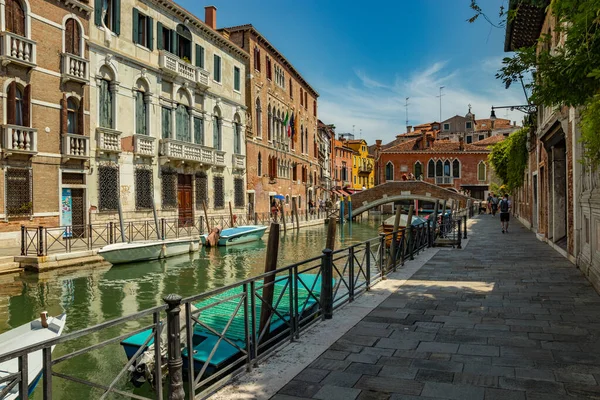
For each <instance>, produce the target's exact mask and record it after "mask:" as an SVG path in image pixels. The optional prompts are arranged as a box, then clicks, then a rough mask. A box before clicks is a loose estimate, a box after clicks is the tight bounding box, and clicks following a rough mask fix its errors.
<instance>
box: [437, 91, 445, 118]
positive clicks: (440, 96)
mask: <svg viewBox="0 0 600 400" xmlns="http://www.w3.org/2000/svg"><path fill="white" fill-rule="evenodd" d="M445 87H446V86H440V95H439V96H435V97H439V98H440V121H439V122H442V96H445V95H444V94H442V89H443V88H445Z"/></svg>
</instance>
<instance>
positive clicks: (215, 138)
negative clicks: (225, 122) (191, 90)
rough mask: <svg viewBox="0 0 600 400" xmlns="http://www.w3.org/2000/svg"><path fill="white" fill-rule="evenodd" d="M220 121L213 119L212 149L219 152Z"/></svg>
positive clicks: (215, 117) (217, 118) (216, 118)
mask: <svg viewBox="0 0 600 400" xmlns="http://www.w3.org/2000/svg"><path fill="white" fill-rule="evenodd" d="M221 145H222V143H221V119H220V118H219V117H217V116H214V117H213V147H214V148H215V149H217V150H221Z"/></svg>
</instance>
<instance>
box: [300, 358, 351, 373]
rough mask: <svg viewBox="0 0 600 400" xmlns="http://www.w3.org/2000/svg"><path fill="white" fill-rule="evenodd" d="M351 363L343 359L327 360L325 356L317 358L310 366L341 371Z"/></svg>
mask: <svg viewBox="0 0 600 400" xmlns="http://www.w3.org/2000/svg"><path fill="white" fill-rule="evenodd" d="M350 364H351V362H350V361H345V360H328V359H326V358H317V360H316V361H313V363H312V364H310V368H316V369H328V370H330V371H343V370H345V369H346V368H347V367H348V366H349V365H350Z"/></svg>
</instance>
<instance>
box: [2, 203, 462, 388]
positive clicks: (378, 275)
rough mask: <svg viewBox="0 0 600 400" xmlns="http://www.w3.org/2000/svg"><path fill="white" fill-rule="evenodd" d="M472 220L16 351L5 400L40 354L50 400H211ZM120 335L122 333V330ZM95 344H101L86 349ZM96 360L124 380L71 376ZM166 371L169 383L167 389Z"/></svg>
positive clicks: (421, 228)
mask: <svg viewBox="0 0 600 400" xmlns="http://www.w3.org/2000/svg"><path fill="white" fill-rule="evenodd" d="M468 215H472V211H468V212H467V211H465V212H464V215H460V216H459V215H456V216H455V217H453V216H452V215H450V216H448V217H447V218H446V219H447V220H448V221H443V222H442V224H440V226H437V224H436V223H435V222H434V221H427V223H423V224H421V225H418V226H411V227H410V228H404V229H400V230H397V231H394V232H391V233H382V234H380V235H379V237H376V238H373V239H369V240H366V241H363V242H360V243H357V244H353V245H351V246H349V247H346V248H343V249H339V250H335V251H332V250H330V249H325V250H323V252H322V255H320V256H317V257H313V258H310V259H307V260H303V261H301V262H298V263H295V264H292V265H288V266H286V267H283V268H279V269H276V270H275V271H272V272H268V273H264V274H261V275H258V276H255V277H252V278H248V279H245V280H242V281H241V282H237V283H235V284H232V285H228V286H225V287H222V288H218V289H214V290H211V291H208V292H205V293H202V294H199V295H196V296H191V297H188V298H186V299H182V298H181V297H180V296H178V295H169V296H166V297H165V298H164V299H163V300H164V302H165V304H163V305H160V306H157V307H154V308H151V309H148V310H145V311H142V312H138V313H136V314H132V315H129V316H124V317H121V318H117V319H115V320H112V321H107V322H103V323H101V324H99V325H96V326H93V327H90V328H86V329H83V330H80V331H76V332H72V333H68V334H65V335H63V336H60V337H57V338H54V339H51V340H47V341H44V342H41V343H38V344H35V345H32V346H28V347H24V348H22V349H18V350H15V351H11V352H9V353H7V354H4V355H2V356H0V363H2V362H4V361H8V360H11V359H15V358H16V359H18V365H19V368H18V371H16V372H12V373H11V374H10V375H8V376H6V377H4V378H2V379H0V383H2V382H8V386H6V388H5V389H4V390H3V392H2V393H0V398H2V397H3V396H4V395H5V394H6V393H8V392H9V391H10V390H11V388H15V387H18V394H19V396H20V398H21V399H24V400H25V399H27V398H28V397H27V396H28V394H27V390H28V387H27V384H25V383H26V382H28V376H27V374H28V368H27V360H28V358H29V355H30V354H31V353H34V352H40V351H41V352H42V356H43V357H42V360H43V368H42V373H43V377H44V378H43V387H42V389H41V390H42V391H43V399H51V398H52V387H53V383H52V382H53V379H54V378H61V379H65V380H69V381H71V382H74V383H76V384H80V385H83V386H87V387H88V388H94V390H97V391H100V392H101V393H102V394H101V397H100V396H99V398H101V399H104V398H107V396H109V395H111V396H114V395H120V396H122V397H129V398H135V399H163V398H166V397H168V398H169V399H174V400H183V399H190V400H191V399H194V398H198V397H201V398H204V397H206V396H209V395H210V394H211V393H213V392H214V391H215V390H216V389H217V388H219V387H221V386H222V385H224V384H225V383H226V382H228V381H229V380H230V379H231V377H232V376H234V375H236V374H239V373H241V372H242V371H244V370H247V371H249V370H251V369H252V368H254V367H255V366H256V365H257V364H258V363H259V362H260V361H261V360H262V359H264V358H265V357H266V356H267V355H269V354H270V353H272V352H273V351H274V350H275V349H276V348H278V347H280V346H282V345H284V344H286V343H288V342H293V341H295V340H297V339H299V338H300V336H301V334H302V333H303V332H304V331H306V329H307V328H308V327H310V326H311V325H313V324H314V323H316V322H317V321H319V320H321V319H330V318H332V317H333V314H334V311H335V310H336V309H337V308H339V307H341V306H342V305H344V304H346V303H348V302H352V301H354V299H355V298H356V297H357V296H359V295H360V294H361V293H363V292H366V291H368V290H370V288H371V287H372V286H373V285H374V284H375V283H376V282H378V281H379V280H380V279H382V278H383V277H384V276H385V275H387V274H388V273H390V272H392V271H396V270H397V269H398V268H399V267H401V266H403V265H404V263H405V261H406V260H412V259H414V258H415V257H416V256H418V255H419V253H420V252H421V251H423V250H424V249H425V248H427V247H431V246H432V245H433V243H434V241H435V239H436V237H438V236H442V235H448V234H450V233H452V232H453V231H457V233H458V232H460V228H459V227H460V226H461V223H462V222H463V221H466V218H467V216H468ZM107 229H110V228H107ZM131 229H133V228H131ZM148 229H149V228H148ZM40 232H45V230H44V231H37V232H36V231H25V234H26V239H27V241H28V242H31V241H33V242H35V241H36V240H37V235H40ZM132 232H133V231H132ZM136 232H137V231H136ZM43 234H44V233H42V235H43ZM118 234H120V232H119V233H118ZM130 234H131V233H130ZM148 234H151V232H149V233H148ZM113 238H114V233H113ZM181 314H182V315H181ZM123 325H125V327H124V328H123V329H118V327H120V326H123ZM125 330H126V332H125ZM101 333H102V334H101ZM109 333H110V334H109ZM139 334H141V335H142V336H141V337H142V339H140V340H139V342H138V343H139V344H138V346H139V347H138V348H137V350H136V351H135V353H134V354H133V355H132V356H131V357H130V358H129V359H128V360H127V361H124V358H123V357H115V356H114V355H115V354H119V353H118V352H120V354H123V351H122V350H120V349H118V347H119V343H120V342H121V341H123V340H126V339H128V338H130V337H131V336H132V335H138V337H139ZM165 334H166V335H165ZM84 338H87V339H86V340H84ZM90 341H92V342H94V341H95V342H98V341H99V342H98V343H95V344H92V345H89V342H90ZM56 345H64V347H63V348H61V350H64V349H67V350H68V351H67V352H66V353H65V354H61V355H60V356H58V357H56V358H53V356H52V348H53V347H54V346H56ZM224 348H227V350H228V354H229V356H228V358H227V359H226V360H221V361H214V360H215V358H216V354H217V352H218V351H221V350H222V349H224ZM92 351H95V352H96V351H106V352H109V351H111V352H112V353H110V354H111V355H112V356H111V357H110V359H111V360H113V362H114V363H117V364H116V366H114V368H111V371H118V372H116V375H115V376H101V375H100V374H96V375H95V376H94V378H93V379H94V381H92V380H90V379H84V378H81V377H80V376H77V374H76V366H73V367H72V368H71V369H69V368H68V362H69V360H72V359H74V358H76V357H82V356H83V357H85V356H86V355H88V354H89V353H90V352H92ZM115 351H117V353H114V352H115ZM145 352H146V353H147V354H146V355H148V354H150V355H151V356H153V357H154V360H160V361H159V362H158V365H157V366H156V367H155V368H153V369H152V370H151V371H150V372H149V373H148V374H147V376H148V378H149V380H151V382H152V387H153V390H149V392H144V393H147V394H144V395H142V394H139V393H140V392H135V393H133V386H132V385H131V383H128V382H126V380H125V376H126V375H125V374H126V372H127V371H130V370H131V368H132V367H133V369H136V370H139V369H143V368H141V366H142V365H141V364H140V363H141V361H139V360H140V359H139V356H140V355H142V354H143V353H145ZM119 363H120V364H119ZM58 365H60V368H57V366H58ZM165 367H167V368H165ZM165 370H168V373H167V379H166V381H165V387H164V388H163V378H165V376H164V372H163V371H165ZM184 372H185V374H184ZM111 398H113V397H111Z"/></svg>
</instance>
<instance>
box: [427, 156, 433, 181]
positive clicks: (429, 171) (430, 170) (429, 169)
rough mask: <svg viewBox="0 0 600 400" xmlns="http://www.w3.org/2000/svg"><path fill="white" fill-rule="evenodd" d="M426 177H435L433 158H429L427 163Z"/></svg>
mask: <svg viewBox="0 0 600 400" xmlns="http://www.w3.org/2000/svg"><path fill="white" fill-rule="evenodd" d="M427 177H428V178H435V162H434V161H433V160H429V163H428V164H427Z"/></svg>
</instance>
